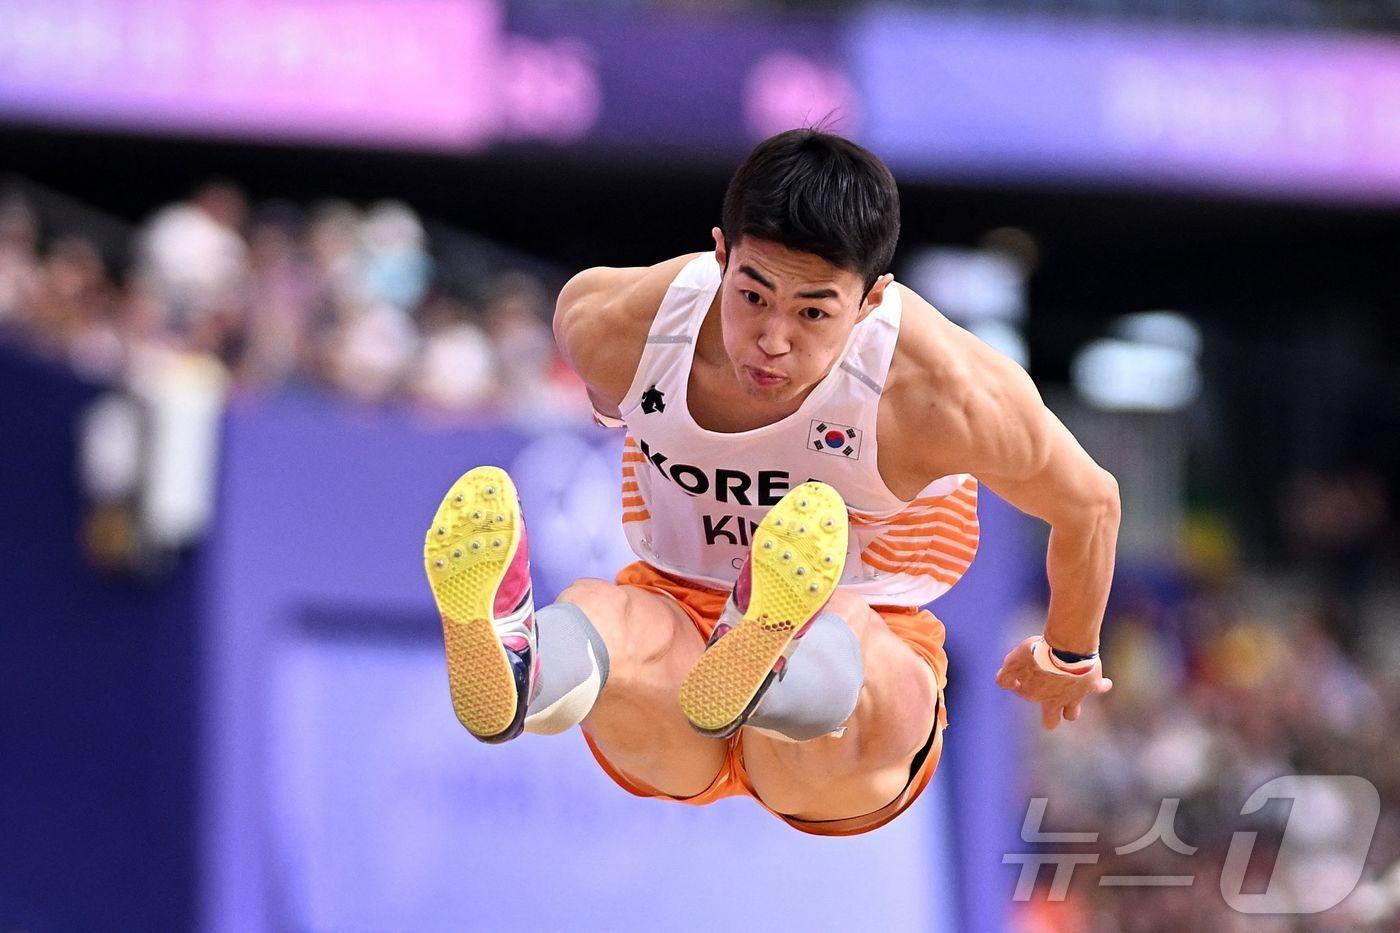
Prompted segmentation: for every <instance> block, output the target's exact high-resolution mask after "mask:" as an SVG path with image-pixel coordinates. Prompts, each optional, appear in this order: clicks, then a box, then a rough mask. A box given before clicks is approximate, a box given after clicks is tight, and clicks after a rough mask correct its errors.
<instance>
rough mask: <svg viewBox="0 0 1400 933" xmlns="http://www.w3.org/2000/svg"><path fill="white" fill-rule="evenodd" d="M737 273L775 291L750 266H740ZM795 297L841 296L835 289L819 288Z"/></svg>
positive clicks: (768, 282)
mask: <svg viewBox="0 0 1400 933" xmlns="http://www.w3.org/2000/svg"><path fill="white" fill-rule="evenodd" d="M739 271H740V272H742V273H744V274H745V275H747V276H748V277H749V278H751V279H753V280H754V281H755V282H757V283H758V284H759V285H762V286H763V287H764V288H766V289H768V290H769V291H770V292H771V291H775V289H774V288H773V283H772V282H770V281H768V280H767V279H765V278H764V277H763V276H761V275H759V274H758V270H757V269H755V268H753V267H752V266H750V265H742V266H740V267H739ZM797 297H798V298H840V297H841V296H840V295H838V294H836V290H835V289H831V288H819V289H817V290H816V291H811V292H802V293H801V294H799V295H798V296H797Z"/></svg>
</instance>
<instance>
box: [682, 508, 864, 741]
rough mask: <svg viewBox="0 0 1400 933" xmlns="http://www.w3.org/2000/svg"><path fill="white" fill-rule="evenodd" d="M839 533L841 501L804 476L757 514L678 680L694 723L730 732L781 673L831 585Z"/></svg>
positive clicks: (842, 548) (716, 732) (841, 559)
mask: <svg viewBox="0 0 1400 933" xmlns="http://www.w3.org/2000/svg"><path fill="white" fill-rule="evenodd" d="M846 540H847V520H846V505H845V503H844V502H843V501H842V500H841V496H840V494H839V493H837V492H836V490H835V489H832V488H831V487H830V486H828V485H826V484H825V483H817V482H807V483H803V484H802V485H800V486H798V487H796V488H795V489H793V490H792V491H791V492H789V493H788V494H787V495H786V496H784V497H783V498H782V501H781V502H779V503H778V504H777V505H775V506H773V508H772V510H771V511H769V513H768V514H767V515H766V516H764V518H763V521H762V522H760V523H759V526H758V530H757V531H755V532H754V538H753V547H752V549H751V550H750V551H749V557H748V559H747V560H745V561H744V566H743V568H742V569H741V570H740V571H739V579H738V581H737V582H736V583H735V584H734V590H733V591H732V592H731V593H730V595H729V602H728V603H727V604H726V605H725V607H724V612H723V613H722V614H721V615H720V619H719V622H718V623H717V624H716V625H715V630H714V632H713V634H711V636H710V641H709V644H708V645H707V646H706V648H705V653H704V654H702V655H701V656H700V660H698V661H696V662H695V666H694V667H692V668H691V669H690V672H689V673H688V674H686V676H685V680H684V681H682V682H681V690H680V704H681V711H682V712H683V713H685V716H686V718H687V719H688V720H690V724H691V726H692V727H693V728H694V729H695V731H697V732H699V733H700V734H701V735H708V736H714V737H716V738H723V737H725V736H729V735H733V734H734V733H735V732H736V731H738V729H739V727H741V726H742V725H744V723H745V722H747V721H748V718H749V716H750V715H751V714H752V713H753V711H754V709H755V708H756V707H757V706H758V703H759V701H760V700H762V699H763V695H764V693H766V692H767V691H768V688H769V687H770V686H772V684H773V681H774V679H781V678H782V676H783V672H784V671H785V670H786V669H787V664H788V659H789V658H791V657H792V654H793V652H794V651H796V650H797V643H798V642H799V641H800V640H801V638H802V636H803V635H805V634H807V630H808V629H809V628H811V627H812V622H813V621H814V620H815V619H816V617H817V616H818V615H819V614H820V613H821V611H822V610H823V609H824V608H826V604H827V602H829V601H830V599H831V594H832V593H834V592H836V586H837V584H838V583H839V582H840V580H841V571H842V570H843V569H844V568H845V565H846Z"/></svg>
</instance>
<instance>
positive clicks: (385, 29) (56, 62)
mask: <svg viewBox="0 0 1400 933" xmlns="http://www.w3.org/2000/svg"><path fill="white" fill-rule="evenodd" d="M500 34H501V24H500V10H499V7H498V4H497V3H496V2H494V0H395V2H393V3H381V2H375V0H335V2H326V0H46V2H44V3H31V2H27V0H0V114H3V115H6V116H9V117H19V118H26V119H35V120H40V121H43V122H54V123H60V124H67V125H82V126H110V127H121V128H144V129H157V130H176V131H191V132H199V133H208V134H212V135H238V136H242V137H251V138H264V139H265V138H277V139H281V138H285V139H319V140H331V141H337V142H348V143H377V144H389V145H408V146H425V147H433V148H439V147H442V148H451V149H457V150H465V149H471V148H475V147H479V146H481V145H483V144H485V143H486V142H487V141H488V140H489V139H491V138H493V137H494V136H495V135H496V130H497V123H498V105H499V100H500V98H501V94H500V92H499V91H498V90H497V89H496V88H495V86H494V81H495V80H496V77H497V74H498V72H499V69H497V68H496V67H495V66H496V61H495V59H496V55H497V54H498V52H499V50H500V47H501V41H500Z"/></svg>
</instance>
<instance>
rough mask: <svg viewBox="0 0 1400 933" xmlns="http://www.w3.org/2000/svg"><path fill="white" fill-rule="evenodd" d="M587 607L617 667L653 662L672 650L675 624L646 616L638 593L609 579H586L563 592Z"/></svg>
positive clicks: (562, 599) (565, 597) (561, 596)
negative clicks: (664, 622)
mask: <svg viewBox="0 0 1400 933" xmlns="http://www.w3.org/2000/svg"><path fill="white" fill-rule="evenodd" d="M559 601H560V602H570V603H573V604H574V605H576V606H578V607H579V608H580V609H582V610H583V612H584V614H585V615H587V616H588V619H589V621H590V622H592V623H593V627H594V628H596V629H597V630H598V634H599V635H600V636H602V639H603V644H605V645H607V647H608V654H609V655H610V657H611V658H612V664H613V667H614V668H615V669H618V668H621V669H634V668H635V667H636V666H637V665H646V664H653V663H655V662H656V661H658V660H660V659H661V658H664V657H665V656H666V654H667V652H668V651H669V650H670V646H671V639H672V637H673V632H672V626H670V625H666V624H657V622H658V620H656V619H648V618H646V615H647V614H646V612H645V611H644V609H643V608H642V607H641V606H640V605H639V600H638V599H637V594H636V592H635V591H634V590H633V589H632V588H630V587H625V586H618V585H617V584H616V583H609V582H607V581H605V580H597V579H593V578H584V579H582V580H577V581H575V582H574V583H572V584H570V585H569V586H568V587H567V588H566V589H565V590H564V592H562V593H560V594H559Z"/></svg>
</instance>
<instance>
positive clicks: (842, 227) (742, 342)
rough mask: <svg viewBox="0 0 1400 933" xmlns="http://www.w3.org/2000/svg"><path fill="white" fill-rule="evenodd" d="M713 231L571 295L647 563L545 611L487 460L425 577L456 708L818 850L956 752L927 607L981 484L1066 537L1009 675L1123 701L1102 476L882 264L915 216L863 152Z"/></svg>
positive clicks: (762, 194) (815, 164) (785, 177)
mask: <svg viewBox="0 0 1400 933" xmlns="http://www.w3.org/2000/svg"><path fill="white" fill-rule="evenodd" d="M712 235H713V237H714V249H713V250H712V251H709V250H707V251H706V252H703V253H694V254H691V255H687V256H679V257H677V258H675V259H669V260H667V261H665V262H662V263H659V264H657V265H655V266H651V267H649V268H633V269H612V268H597V269H588V270H585V271H584V272H581V273H579V274H578V275H576V276H574V278H573V279H572V280H570V281H569V283H568V284H567V285H566V286H565V287H564V289H563V291H562V292H561V293H560V295H559V302H558V309H557V312H556V315H555V321H554V328H555V334H556V336H557V338H558V341H559V346H560V348H561V350H562V351H563V354H564V356H565V358H566V359H567V360H568V361H569V363H570V364H571V365H572V366H573V368H574V369H575V370H576V371H577V372H578V374H579V376H580V377H581V378H582V379H583V381H584V383H585V384H586V385H587V387H588V391H589V395H590V396H591V397H592V400H593V403H594V406H595V408H596V410H597V412H598V413H599V419H600V420H601V421H604V422H605V423H610V424H620V425H625V426H626V428H627V436H626V441H625V444H624V448H623V464H622V505H623V516H622V520H623V522H624V524H625V529H626V532H627V537H628V539H629V541H630V543H631V545H632V548H633V550H634V551H635V552H636V555H637V557H638V558H639V560H638V562H636V563H634V564H631V565H629V566H627V567H625V568H623V569H622V571H621V572H620V573H619V574H618V576H617V579H616V581H615V582H608V581H604V580H594V579H585V580H579V581H578V582H577V583H575V584H573V585H572V586H570V587H569V588H568V589H566V590H565V591H564V592H563V593H562V594H561V595H560V597H559V600H558V601H557V602H555V603H553V604H552V605H549V606H546V607H544V608H542V609H540V610H539V611H538V612H536V611H535V609H534V605H533V602H532V599H531V590H530V577H529V562H528V559H527V557H526V537H525V525H524V522H523V520H522V518H521V513H520V507H519V503H518V502H517V499H516V493H515V488H514V486H513V485H512V483H511V481H510V478H509V477H508V476H507V475H506V474H505V472H504V471H502V470H500V469H498V468H496V467H480V468H477V469H474V470H472V471H471V472H469V473H467V474H466V475H464V476H463V477H462V478H461V479H459V480H458V481H457V482H456V484H454V485H453V486H452V488H451V489H450V490H449V491H448V493H447V496H446V498H445V499H444V500H443V503H442V506H441V507H440V508H439V509H438V512H437V515H436V516H435V518H434V520H433V524H432V527H430V528H429V530H428V536H427V543H426V548H425V560H426V566H427V571H428V577H429V580H430V582H431V585H432V588H433V593H434V596H435V597H436V599H437V603H438V607H439V609H440V611H441V614H442V624H443V632H444V637H445V641H446V646H447V664H448V673H449V680H450V684H451V690H452V703H453V707H454V708H455V710H456V713H457V716H458V718H459V719H460V720H461V722H462V724H463V725H464V726H466V728H467V729H468V730H470V731H471V733H472V734H473V735H475V736H476V737H477V738H479V739H481V740H482V741H485V742H504V741H507V740H509V739H512V738H514V737H516V736H517V735H519V734H520V733H521V732H522V731H525V732H535V733H544V734H552V733H558V732H563V731H565V730H567V729H569V728H570V727H572V726H575V725H581V726H582V727H583V734H584V738H585V740H586V741H587V742H588V746H589V748H590V749H592V751H593V754H594V756H595V757H596V758H597V759H598V763H599V764H600V765H601V766H602V767H603V769H604V770H606V771H607V773H608V774H609V775H611V776H612V777H613V779H614V780H616V781H617V782H618V783H619V784H620V785H622V787H624V788H626V789H627V790H629V791H631V792H632V793H634V794H637V795H640V796H649V797H668V798H671V799H673V800H680V801H684V802H687V803H694V804H704V803H709V802H710V801H713V800H716V799H718V798H721V797H726V796H730V795H734V794H746V795H750V796H752V797H754V798H755V799H756V800H757V801H758V802H759V803H760V804H761V805H762V806H764V807H765V808H766V809H768V810H769V811H771V812H773V813H774V814H776V815H777V816H779V817H781V818H782V819H783V820H785V821H786V822H788V823H789V824H790V825H792V826H794V827H796V828H797V829H800V830H803V831H806V832H811V833H818V834H826V835H844V834H852V833H860V832H866V831H869V830H871V829H874V828H876V827H878V826H880V825H883V824H884V823H886V822H888V821H889V820H891V819H893V818H894V817H895V816H897V815H898V814H899V813H900V812H902V811H903V810H904V809H905V808H907V807H908V806H909V805H910V804H911V803H912V802H913V801H914V799H915V798H916V797H917V796H918V795H919V793H920V792H921V791H922V790H923V788H924V787H925V786H926V785H927V784H928V782H929V779H930V778H931V777H932V775H933V772H934V769H935V768H936V767H937V764H938V760H939V756H940V754H941V752H942V748H943V729H944V727H946V725H947V723H948V717H947V712H946V710H945V707H944V700H943V694H944V688H945V686H946V684H947V668H948V661H947V656H946V655H945V653H944V651H943V640H944V629H943V624H942V623H941V622H940V621H939V620H938V619H936V618H935V617H934V616H933V615H932V614H931V613H929V612H927V611H920V609H919V607H921V606H923V605H924V604H926V603H928V602H930V601H931V600H933V599H935V598H936V597H938V596H940V595H942V594H943V593H945V592H947V590H948V589H949V588H950V587H951V586H952V585H953V584H954V583H956V582H957V580H958V578H959V577H960V576H961V575H962V573H963V572H964V571H965V570H966V569H967V567H968V565H969V564H970V563H971V561H972V558H973V554H974V553H975V551H976V548H977V539H978V526H977V510H976V506H977V489H978V484H979V483H982V484H985V485H986V486H987V487H988V488H990V489H991V490H992V491H994V492H995V493H997V494H998V495H999V496H1001V497H1002V498H1004V499H1006V500H1007V501H1009V502H1011V503H1012V504H1013V505H1015V506H1016V507H1017V508H1019V509H1021V510H1022V511H1025V512H1028V513H1029V514H1031V515H1034V516H1037V517H1039V518H1042V519H1044V520H1045V521H1047V522H1048V523H1049V524H1050V527H1051V532H1050V544H1049V554H1048V559H1047V563H1046V566H1047V571H1048V574H1049V581H1050V593H1051V596H1050V606H1049V616H1048V619H1047V622H1046V626H1045V632H1044V634H1043V635H1041V636H1036V637H1034V638H1028V639H1026V640H1025V641H1023V642H1022V643H1020V644H1019V645H1017V646H1016V647H1015V648H1013V649H1012V650H1011V652H1010V653H1009V654H1008V655H1007V656H1006V660H1005V661H1004V663H1003V665H1002V668H1001V670H1000V671H999V672H998V674H997V683H998V684H1000V685H1001V686H1002V687H1005V688H1007V689H1010V690H1013V691H1015V692H1016V693H1017V694H1019V695H1020V696H1022V697H1024V698H1026V699H1027V700H1031V701H1033V702H1036V703H1039V704H1040V705H1041V708H1042V714H1043V715H1042V722H1043V724H1044V726H1045V727H1046V728H1054V727H1055V725H1056V724H1057V723H1058V722H1059V721H1060V719H1061V717H1063V718H1065V719H1071V720H1072V719H1075V718H1077V717H1078V716H1079V712H1080V705H1081V704H1082V702H1083V701H1084V699H1085V698H1086V697H1089V696H1092V695H1095V694H1100V693H1104V692H1106V691H1107V690H1108V689H1109V688H1110V687H1111V686H1112V683H1111V682H1110V681H1109V680H1107V679H1105V678H1104V677H1103V676H1102V673H1103V672H1102V667H1101V665H1100V663H1099V661H1098V657H1097V649H1098V643H1099V628H1100V625H1101V623H1102V618H1103V612H1104V607H1105V604H1106V602H1107V599H1108V590H1109V583H1110V578H1111V577H1112V574H1113V558H1114V546H1115V541H1116V538H1117V532H1118V520H1119V500H1118V487H1117V483H1116V482H1115V481H1114V479H1113V477H1112V476H1111V475H1109V474H1108V473H1107V472H1105V471H1104V470H1103V469H1101V468H1100V467H1099V466H1097V465H1096V464H1095V463H1094V461H1093V460H1091V459H1090V458H1089V456H1088V455H1087V454H1086V453H1085V452H1084V451H1083V450H1082V449H1081V448H1080V446H1079V445H1078V444H1077V443H1076V442H1075V440H1074V438H1073V437H1072V436H1071V435H1070V433H1069V432H1068V431H1067V430H1066V429H1065V428H1064V426H1063V425H1062V424H1061V423H1060V422H1059V421H1058V420H1057V419H1056V418H1055V417H1054V416H1053V415H1052V414H1051V413H1050V412H1049V411H1048V410H1047V409H1046V407H1045V406H1044V404H1042V402H1041V399H1040V397H1039V395H1038V393H1037V392H1036V389H1035V386H1034V385H1033V384H1032V382H1031V380H1030V378H1029V377H1028V376H1027V375H1026V373H1025V372H1024V371H1023V370H1022V369H1021V368H1020V367H1019V366H1017V365H1016V364H1015V363H1014V362H1012V361H1010V360H1009V359H1007V358H1006V357H1004V356H1002V355H1001V354H999V353H997V352H996V351H995V350H993V349H991V348H990V347H989V346H987V345H986V344H984V343H982V342H981V341H979V340H978V339H977V338H975V337H973V336H972V335H971V334H969V333H967V332H966V331H964V330H962V329H960V328H959V327H957V326H955V325H954V324H952V323H950V322H949V321H948V320H947V319H946V318H944V317H943V316H942V315H941V314H939V313H938V311H936V310H935V309H934V308H933V307H931V306H930V305H929V304H928V303H927V302H925V301H924V300H923V299H922V298H920V297H919V296H918V295H916V294H914V293H913V292H912V291H910V290H909V289H907V288H905V287H904V286H902V285H899V284H897V283H895V282H894V280H893V276H891V275H890V274H888V273H887V272H886V270H887V269H888V268H889V265H890V262H891V259H892V257H893V255H894V250H895V243H896V240H897V239H898V236H899V199H898V192H897V190H896V188H895V183H894V179H893V178H892V177H891V175H890V173H889V170H888V169H887V168H886V167H885V166H884V165H883V164H882V163H881V162H880V161H879V159H877V158H876V157H875V156H874V155H872V154H871V153H870V152H868V151H866V150H865V149H862V148H861V147H860V146H857V145H855V144H854V143H851V142H849V141H848V140H845V139H842V138H840V137H837V136H832V135H829V134H825V133H821V132H818V131H815V130H793V131H790V132H787V133H782V134H779V135H777V136H774V137H772V138H771V139H768V140H766V141H765V142H763V143H761V144H760V145H759V146H758V147H757V148H756V149H755V150H754V151H753V152H752V153H751V154H750V155H749V156H748V158H747V159H745V160H744V162H743V164H742V165H741V166H740V167H739V169H738V171H737V172H736V173H735V175H734V178H733V180H732V181H731V182H730V184H729V188H728V191H727V192H726V193H725V198H724V210H723V217H722V222H721V225H720V226H719V227H717V228H715V229H714V230H713V231H712ZM561 468H562V469H567V465H564V464H561Z"/></svg>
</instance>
